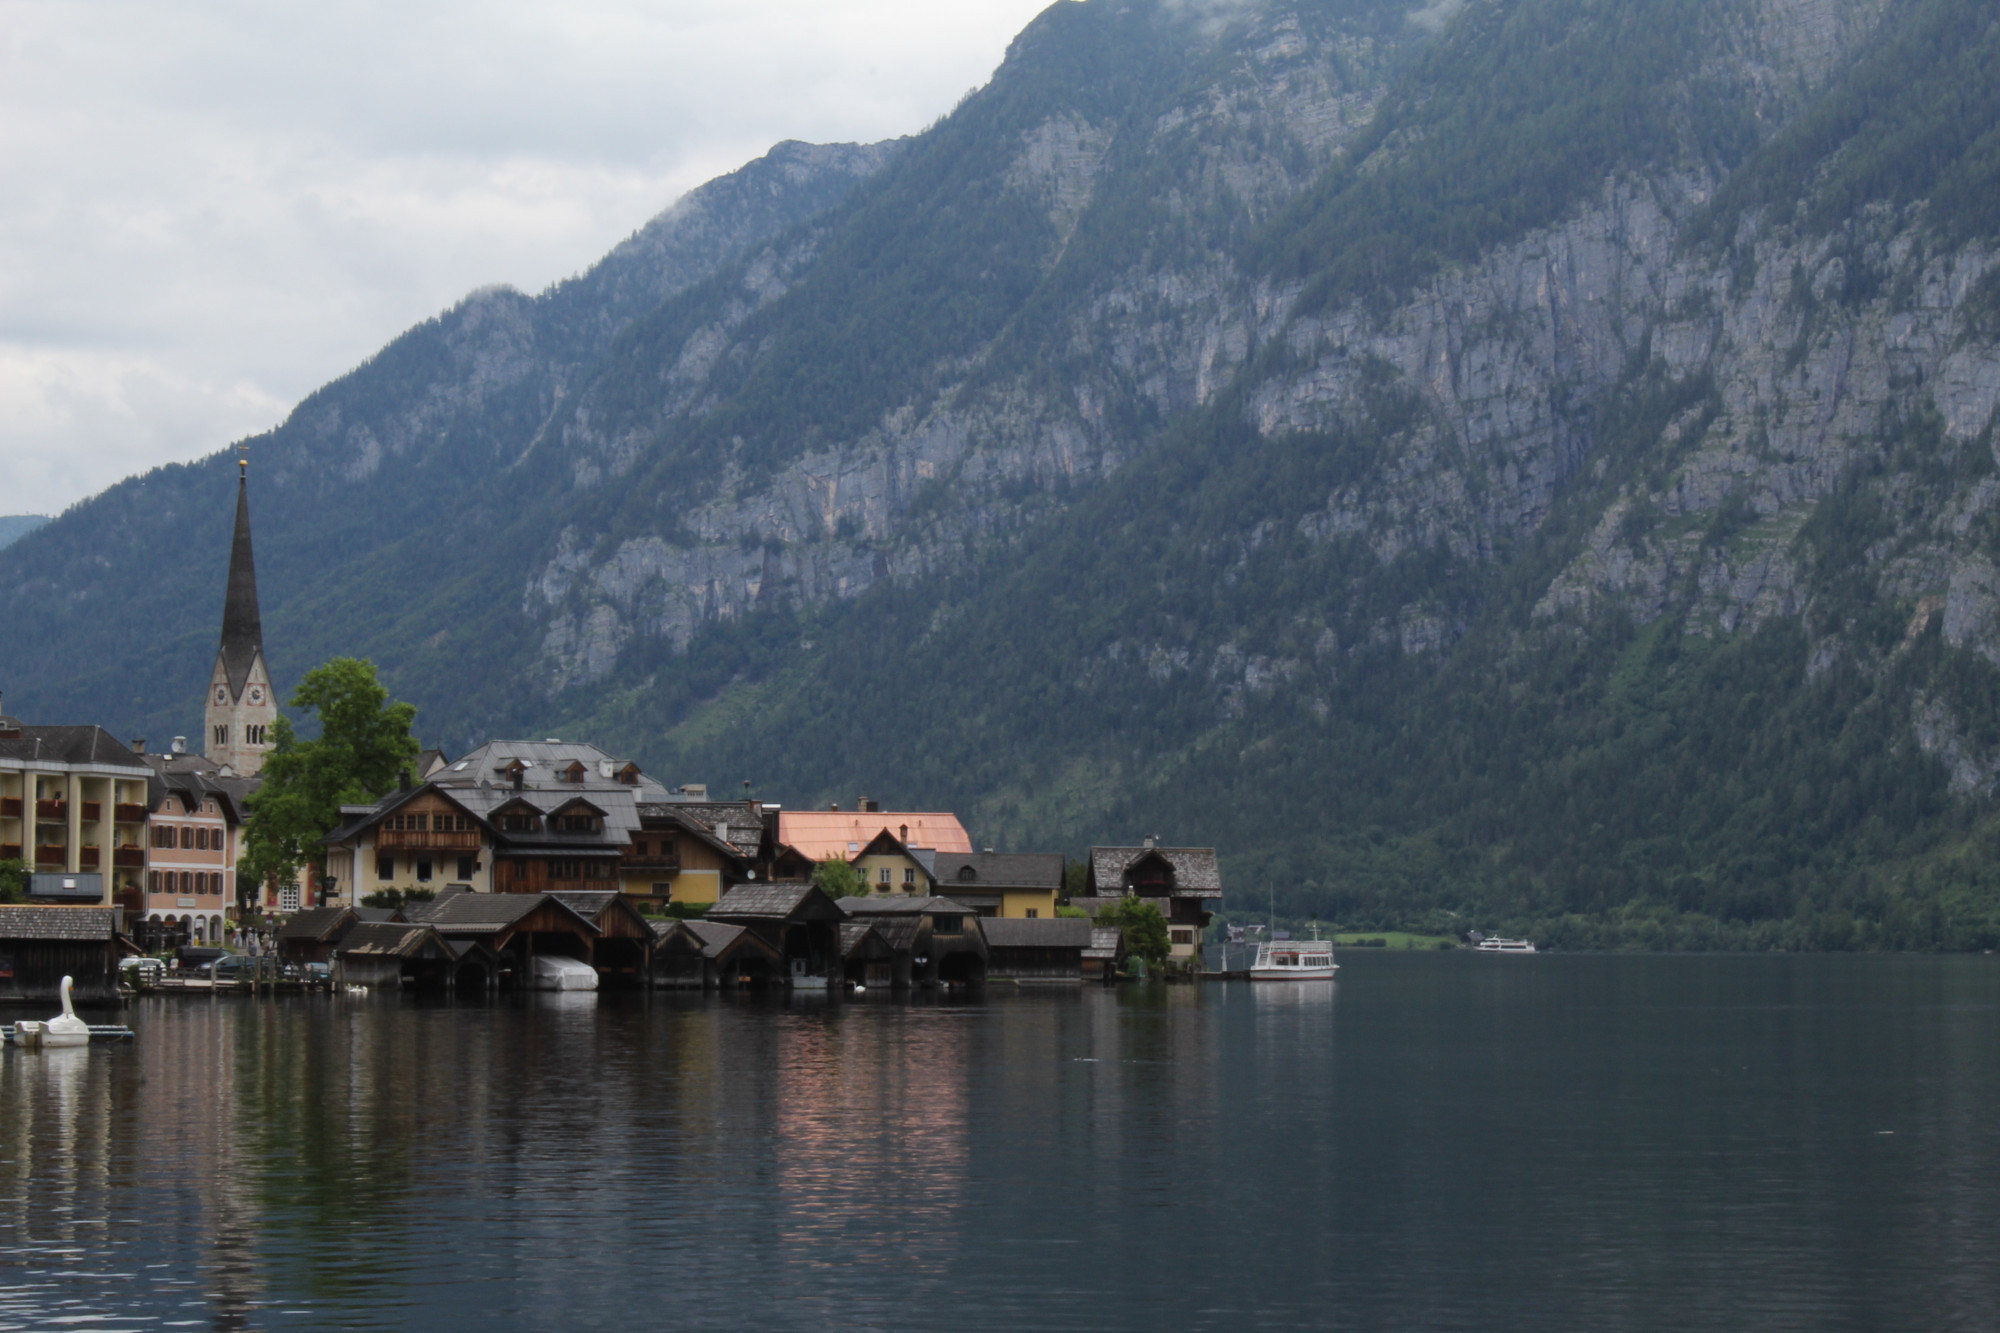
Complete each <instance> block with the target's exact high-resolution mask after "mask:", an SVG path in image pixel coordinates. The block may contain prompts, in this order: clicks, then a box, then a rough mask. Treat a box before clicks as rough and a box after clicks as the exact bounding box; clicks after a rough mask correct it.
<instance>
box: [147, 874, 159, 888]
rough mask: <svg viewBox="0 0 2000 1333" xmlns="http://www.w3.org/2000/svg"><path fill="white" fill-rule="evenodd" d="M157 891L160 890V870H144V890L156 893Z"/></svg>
mask: <svg viewBox="0 0 2000 1333" xmlns="http://www.w3.org/2000/svg"><path fill="white" fill-rule="evenodd" d="M159 891H160V872H159V871H157V870H149V871H147V872H146V892H148V893H158V892H159Z"/></svg>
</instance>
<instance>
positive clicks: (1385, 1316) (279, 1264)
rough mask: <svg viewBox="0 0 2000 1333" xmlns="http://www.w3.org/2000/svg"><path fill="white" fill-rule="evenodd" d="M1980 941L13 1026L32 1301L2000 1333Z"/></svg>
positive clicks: (393, 1314) (612, 1313)
mask: <svg viewBox="0 0 2000 1333" xmlns="http://www.w3.org/2000/svg"><path fill="white" fill-rule="evenodd" d="M1979 961H1980V960H1886V961H1885V960H1823V959H1804V960H1701V959H1666V960H1660V959H1650V960H1648V959H1638V960H1635V959H1574V958H1572V959H1562V958H1554V957H1551V958H1543V959H1538V960H1535V966H1534V967H1532V968H1527V969H1523V968H1519V967H1513V968H1507V967H1497V966H1495V965H1494V960H1488V959H1473V958H1462V957H1452V956H1448V955H1447V956H1441V957H1431V956H1423V955H1415V956H1394V957H1391V956H1383V957H1377V958H1358V959H1353V960H1352V961H1351V962H1350V963H1349V964H1348V965H1347V966H1344V967H1343V970H1342V972H1341V974H1340V979H1339V981H1338V982H1337V983H1327V982H1310V983H1287V984H1277V983H1273V984H1268V985H1256V984H1252V983H1247V982H1240V983H1239V982H1231V983H1209V984H1204V985H1202V986H1151V987H1120V988H1117V989H1115V990H1105V989H1101V988H1097V987H1088V988H1070V989H1067V990H1049V991H1042V992H1033V991H1026V990H1024V991H1023V992H1021V993H1019V994H1015V993H1011V992H1008V991H1005V990H1002V989H1001V988H995V991H994V993H993V994H989V995H985V996H975V997H970V998H965V999H957V1000H951V999H947V1000H942V1001H936V1002H932V1001H925V1002H920V1003H909V1002H904V1001H900V1000H891V999H889V998H888V997H875V996H870V997H868V998H867V999H866V1000H865V1001H863V1002H860V1003H852V1004H849V1003H839V1002H835V1003H831V1004H829V1002H828V1001H827V1000H826V998H825V997H818V998H817V999H812V1000H802V999H800V998H797V997H794V998H792V999H790V1000H787V999H784V998H781V997H765V996H759V995H753V994H738V995H732V996H724V997H718V996H701V995H693V996H688V995H662V996H652V997H618V996H613V995H605V996H581V997H580V996H573V995H564V994H554V995H537V996H524V997H516V998H512V999H507V1000H503V1001H496V1002H489V1001H486V1000H484V999H480V1000H477V1001H451V1000H437V1001H423V1002H414V1001H404V1000H402V999H399V998H397V997H392V996H382V997H370V998H369V999H367V1000H365V1001H359V1002H357V1001H350V1000H347V999H345V998H325V997H322V998H317V999H313V1000H298V1001H275V1002H265V1001H257V1002H250V1001H230V1000H202V1001H195V1002H189V1001H186V1000H172V1001H169V1000H164V999H153V1000H148V1001H146V1002H145V1003H142V1004H139V1005H135V1006H134V1007H133V1009H132V1011H131V1021H132V1023H133V1025H134V1026H135V1027H136V1028H138V1029H139V1030H140V1033H141V1035H140V1039H139V1041H138V1042H137V1043H136V1044H133V1045H131V1046H125V1047H112V1048H106V1047H98V1048H93V1049H91V1050H88V1051H51V1052H42V1053H40V1054H32V1053H24V1052H17V1051H12V1050H9V1051H7V1052H6V1053H5V1054H4V1055H0V1191H4V1193H0V1329H4V1328H14V1327H33V1328H43V1327H47V1326H49V1325H50V1324H51V1323H54V1322H57V1321H65V1320H66V1321H77V1322H95V1323H99V1324H102V1325H103V1326H106V1327H126V1326H140V1325H148V1326H160V1325H161V1324H165V1323H170V1322H176V1321H187V1320H195V1321H198V1322H200V1323H203V1324H207V1325H211V1326H214V1327H221V1328H239V1327H255V1328H262V1327H269V1326H273V1325H276V1324H285V1323H290V1324H296V1325H309V1326H315V1327H319V1326H341V1327H384V1328H390V1327H409V1326H413V1325H422V1326H425V1327H431V1326H440V1327H450V1326H467V1327H473V1326H477V1327H481V1328H488V1327H503V1328H504V1327H540V1326H548V1327H571V1326H591V1325H619V1326H625V1325H631V1324H635V1323H645V1324H652V1323H658V1322H672V1323H674V1324H676V1325H685V1326H694V1327H740V1326H742V1325H743V1324H745V1323H755V1324H758V1325H760V1326H767V1327H775V1328H804V1327H823V1326H825V1325H827V1324H829V1323H838V1324H843V1325H845V1324H855V1323H859V1324H864V1325H892V1326H893V1325H904V1324H915V1323H928V1322H936V1320H937V1319H938V1318H940V1317H948V1318H950V1319H951V1321H952V1322H953V1323H955V1324H959V1325H961V1326H965V1327H974V1328H986V1327H993V1328H999V1327H1006V1328H1014V1327H1020V1326H1022V1325H1030V1326H1035V1327H1038V1328H1047V1329H1059V1328H1091V1329H1102V1328H1121V1327H1153V1326H1162V1325H1167V1326H1174V1327H1196V1328H1201V1327H1225V1326H1226V1327H1229V1328H1232V1329H1234V1328H1240V1327H1243V1326H1245V1325H1256V1326H1269V1327H1294V1326H1295V1327H1323V1326H1324V1325H1325V1324H1326V1323H1327V1322H1328V1314H1329V1312H1338V1316H1339V1320H1340V1321H1344V1322H1347V1323H1350V1324H1353V1325H1356V1326H1360V1327H1370V1328H1372V1327H1381V1328H1401V1327H1427V1328H1482V1329H1483V1328H1500V1329H1507V1328H1520V1329H1528V1328H1543V1327H1549V1326H1561V1327H1620V1328H1653V1327H1702V1326H1712V1325H1716V1324H1725V1325H1727V1324H1737V1325H1740V1324H1744V1323H1755V1324H1759V1325H1764V1326H1772V1327H1801V1328H1803V1327H1813V1328H1854V1329H1861V1328H1871V1327H1884V1326H1952V1325H1958V1326H1968V1327H1969V1326H1977V1325H1979V1324H1980V1323H1981V1322H1982V1320H1983V1319H1984V1318H1985V1316H1986V1314H1987V1313H1988V1312H1990V1310H1991V1309H1992V1308H1994V1306H1995V1303H1996V1301H2000V1196H1996V1193H1995V1192H1994V1191H1993V1190H1992V1188H1991V1185H1990V1182H1991V1180H1992V1179H1993V1178H1994V1174H1995V1172H1996V1171H2000V1122H1996V1118H1995V1117H1994V1116H1993V1115H1992V1113H1991V1108H1992V1106H1993V1105H1995V1104H1996V1102H2000V969H1995V968H1992V967H1985V968H1981V967H1979V966H1978V963H1979ZM579 1000H583V1001H585V1002H584V1003H578V1001H579ZM1885 1131H1887V1132H1885ZM288 1311H290V1312H297V1313H285V1312H288Z"/></svg>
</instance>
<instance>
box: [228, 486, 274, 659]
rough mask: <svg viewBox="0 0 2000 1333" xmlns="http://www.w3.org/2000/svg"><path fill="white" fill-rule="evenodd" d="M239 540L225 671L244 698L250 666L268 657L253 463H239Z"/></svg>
mask: <svg viewBox="0 0 2000 1333" xmlns="http://www.w3.org/2000/svg"><path fill="white" fill-rule="evenodd" d="M236 464H237V473H236V537H235V540H234V541H233V542H232V543H231V545H230V548H229V591H228V594H227V596H226V599H225V600H224V602H223V604H222V669H223V671H224V672H225V673H226V674H227V675H228V677H229V693H230V694H231V696H241V695H242V693H243V686H244V683H245V682H246V681H247V680H248V679H249V677H250V664H251V663H252V662H254V661H255V660H256V659H257V658H259V657H261V656H262V655H263V653H264V624H263V619H262V617H260V616H259V615H258V612H257V562H256V560H255V558H254V557H253V556H252V555H251V552H250V460H249V459H248V458H247V457H243V456H238V458H237V460H236Z"/></svg>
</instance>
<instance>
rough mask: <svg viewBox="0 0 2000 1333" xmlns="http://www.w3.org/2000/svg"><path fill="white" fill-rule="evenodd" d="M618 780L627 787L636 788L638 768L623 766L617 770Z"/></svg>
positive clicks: (634, 765)
mask: <svg viewBox="0 0 2000 1333" xmlns="http://www.w3.org/2000/svg"><path fill="white" fill-rule="evenodd" d="M618 780H619V781H620V782H622V783H624V784H625V785H626V786H628V787H636V786H638V785H639V766H638V765H637V764H627V765H625V767H623V768H621V769H619V770H618Z"/></svg>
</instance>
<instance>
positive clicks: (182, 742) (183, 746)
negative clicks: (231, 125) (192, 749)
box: [173, 736, 188, 754]
mask: <svg viewBox="0 0 2000 1333" xmlns="http://www.w3.org/2000/svg"><path fill="white" fill-rule="evenodd" d="M173 752H174V753H175V754H186V753H187V752H188V738H187V737H185V736H176V737H174V750H173Z"/></svg>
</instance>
